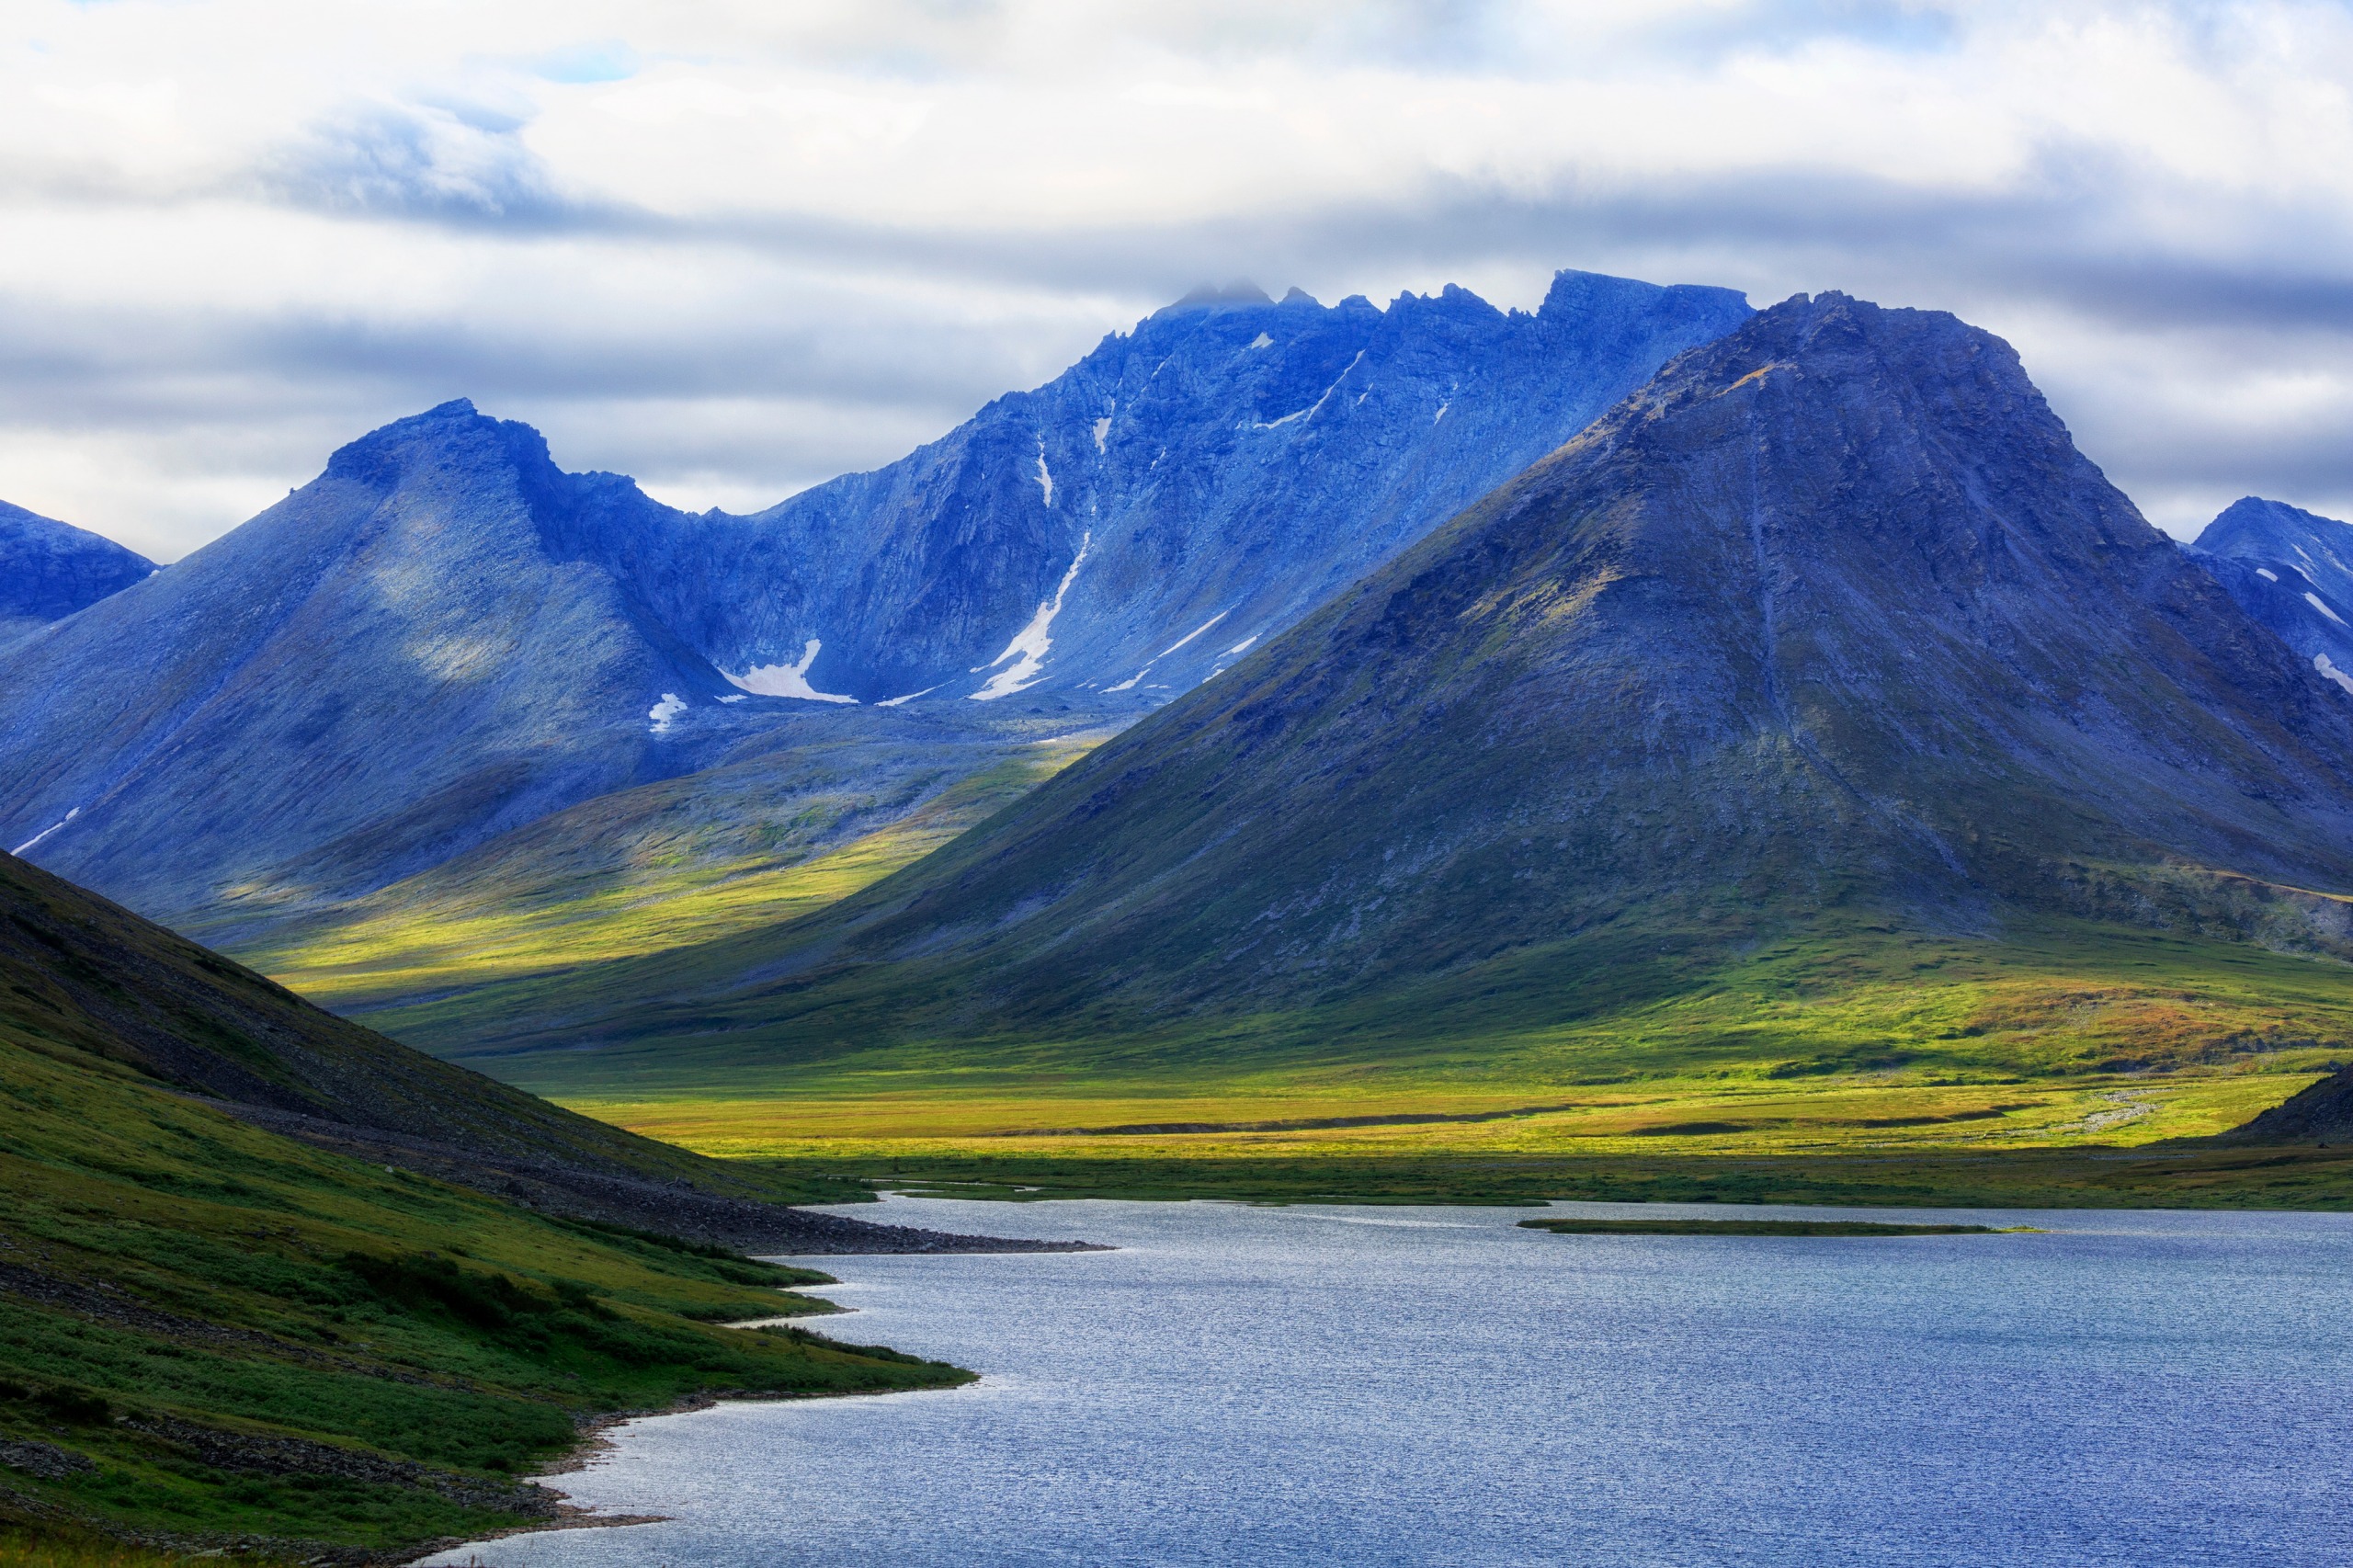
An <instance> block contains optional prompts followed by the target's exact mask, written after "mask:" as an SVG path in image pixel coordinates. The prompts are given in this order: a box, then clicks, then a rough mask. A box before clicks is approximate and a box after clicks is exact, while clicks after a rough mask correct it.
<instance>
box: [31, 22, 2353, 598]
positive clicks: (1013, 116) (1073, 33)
mask: <svg viewBox="0 0 2353 1568" xmlns="http://www.w3.org/2000/svg"><path fill="white" fill-rule="evenodd" d="M2348 82H2353V17H2348V14H2347V10H2346V9H2345V8H2344V7H2342V6H2336V5H2328V4H2318V3H2313V4H2294V3H2277V4H2247V5H2221V6H2216V5H2211V4H2188V3H2185V4H2181V5H2177V6H2171V7H2168V6H2159V5H2145V4H2115V5H2102V4H2097V3H2092V4H2081V5H2071V6H2057V7H2053V6H2029V5H2023V4H2017V5H2011V4H1995V3H1989V4H1982V5H1972V6H1937V5H1931V4H1912V3H1899V0H1888V3H1883V4H1870V3H1868V0H1841V3H1836V4H1833V3H1830V0H1810V3H1806V0H1789V3H1766V0H1754V3H1750V0H1645V3H1639V4H1638V3H1634V0H1624V3H1617V0H1609V3H1598V4H1597V3H1594V0H1495V3H1490V4H1478V3H1475V0H1368V3H1363V4H1352V5H1340V4H1308V3H1304V0H1190V3H1185V0H1127V3H1119V0H1096V3H1091V4H1081V3H1078V0H968V3H959V4H945V3H942V0H797V3H796V4H794V5H791V6H773V5H768V4H765V3H762V0H705V3H703V4H698V5H654V4H650V3H620V0H579V3H572V4H565V5H562V6H558V5H555V4H552V3H550V0H509V3H507V4H504V5H501V6H460V5H457V4H454V3H453V0H420V3H418V4H414V5H405V6H397V7H394V6H367V7H362V6H304V5H301V4H297V3H294V0H114V3H112V4H106V5H75V4H69V3H66V0H20V3H19V4H17V5H16V6H11V7H10V8H8V10H7V11H6V14H5V18H0V221H5V222H6V226H7V233H8V234H9V236H10V243H9V244H7V245H6V246H0V496H5V497H6V498H7V499H10V500H13V501H16V502H17V503H19V504H21V505H25V506H32V507H34V508H35V509H37V510H40V511H44V512H48V513H51V515H56V516H62V517H67V518H69V519H71V520H74V521H77V522H81V523H84V524H85V525H87V526H94V527H97V528H102V529H105V530H107V531H110V532H113V533H116V534H117V535H118V536H119V537H122V538H124V539H125V540H127V541H129V542H131V543H134V544H136V545H138V546H139V547H140V548H142V549H145V550H147V551H149V552H150V553H155V554H159V555H163V556H170V555H173V554H176V553H178V552H179V551H181V550H183V549H185V548H188V547H189V546H191V545H193V544H195V543H197V542H199V541H200V540H202V539H204V538H206V537H209V536H210V534H212V533H215V532H217V531H219V530H220V529H221V528H225V527H227V526H229V525H231V524H233V522H235V521H237V520H238V519H239V518H240V517H243V516H244V515H245V514H246V513H248V512H250V511H251V510H253V509H255V508H256V507H257V506H260V505H262V504H264V503H266V502H267V500H269V499H270V498H272V497H273V496H275V495H277V494H282V493H283V489H284V487H285V486H286V485H288V484H290V483H299V482H300V481H301V480H303V479H305V478H307V477H308V476H309V475H310V474H311V473H313V472H315V471H316V469H317V467H318V466H319V464H320V462H321V461H322V460H324V455H325V452H326V451H327V449H330V448H331V447H332V446H334V445H335V444H336V443H337V442H339V441H341V440H343V439H347V438H348V437H351V436H354V435H356V434H358V433H359V432H360V431H361V430H363V429H365V428H367V427H368V426H371V425H373V424H376V423H380V422H381V421H382V420H384V419H387V418H391V417H394V416H397V415H402V414H405V413H410V412H414V411H415V410H416V409H418V408H422V407H424V406H426V405H428V404H430V403H436V402H438V401H441V400H442V399H444V398H447V397H450V396H456V395H470V396H472V397H474V398H475V399H476V400H477V401H478V402H480V403H483V406H484V407H485V408H487V409H490V410H492V411H494V412H497V413H501V414H505V415H510V416H514V417H519V418H526V419H529V420H530V421H532V422H533V423H535V424H538V425H540V426H542V427H543V428H545V429H547V430H548V432H549V434H550V436H551V440H552V443H553V445H554V448H555V450H556V454H557V456H558V458H559V460H562V461H563V462H564V463H565V464H567V465H568V466H572V467H601V468H610V469H617V470H621V471H624V472H635V473H637V474H638V475H639V476H640V477H641V479H642V480H643V481H644V482H645V483H646V484H647V487H648V488H649V489H650V490H652V491H653V492H654V494H658V495H662V496H664V497H665V499H673V500H676V501H678V502H680V503H681V504H695V505H705V504H714V503H716V504H725V505H729V506H748V505H753V504H756V503H759V502H764V501H767V500H772V499H774V498H776V497H778V496H779V495H781V494H784V493H786V492H787V491H788V490H790V489H792V488H796V487H798V486H800V485H802V484H805V483H811V482H812V481H813V480H815V479H818V478H822V477H824V475H826V474H828V473H830V472H837V471H840V470H843V469H847V468H852V467H862V466H870V465H871V464H873V463H875V462H879V461H881V460H886V459H888V458H889V457H892V456H894V455H896V454H897V453H898V452H900V451H902V450H904V449H906V448H907V447H908V446H910V445H913V444H914V443H915V441H916V440H918V439H921V438H924V437H927V436H930V435H934V434H937V433H938V432H939V431H940V430H942V429H945V428H946V427H947V426H949V425H950V424H952V423H954V421H955V420H956V419H958V418H959V417H961V415H964V414H965V413H967V412H969V411H970V409H971V408H972V407H973V406H975V405H976V404H977V403H980V402H982V401H983V400H984V399H985V398H986V397H988V396H989V395H991V394H993V393H994V392H997V391H1001V390H1004V389H1005V388H1007V387H1011V386H1018V385H1030V384H1035V383H1036V382H1037V381H1040V380H1043V379H1044V378H1045V377H1047V376H1049V375H1051V374H1052V373H1053V372H1054V371H1055V370H1056V369H1059V368H1060V367H1061V366H1062V365H1063V364H1064V363H1066V362H1068V360H1070V359H1071V358H1074V357H1076V355H1078V354H1079V353H1081V352H1084V350H1085V349H1086V347H1088V346H1089V345H1090V344H1091V343H1092V342H1093V341H1094V340H1095V339H1096V338H1097V336H1099V335H1100V334H1101V333H1102V332H1104V331H1106V330H1108V329H1109V328H1112V327H1114V326H1118V325H1121V324H1125V323H1126V322H1127V321H1129V320H1131V319H1132V318H1133V317H1134V316H1136V315H1138V314H1141V313H1142V312H1145V311H1148V310H1149V309H1151V308H1152V307H1153V306H1154V305H1155V304H1157V303H1159V302H1161V301H1165V299H1166V298H1168V297H1170V296H1171V295H1173V294H1174V293H1176V292H1178V291H1181V290H1183V289H1184V288H1186V287H1188V286H1189V285H1190V284H1192V283H1194V282H1197V281H1199V280H1201V279H1203V278H1227V277H1232V276H1236V275H1249V276H1256V278H1258V279H1259V280H1260V281H1261V282H1263V283H1266V284H1267V285H1269V286H1271V287H1274V288H1276V289H1278V290H1279V289H1280V288H1281V287H1283V286H1285V285H1288V284H1291V283H1298V284H1300V285H1302V286H1303V287H1305V288H1307V289H1309V290H1311V291H1313V292H1315V293H1317V294H1319V295H1320V296H1322V297H1324V298H1326V299H1331V298H1336V297H1337V296H1338V295H1340V294H1344V293H1347V292H1357V291H1361V292H1367V293H1370V294H1372V295H1374V296H1375V297H1376V298H1385V297H1387V296H1389V295H1392V294H1393V293H1395V292H1396V291H1397V290H1400V289H1404V288H1414V289H1421V290H1427V289H1432V288H1435V287H1437V286H1438V285H1439V284H1441V283H1444V282H1447V281H1460V282H1462V283H1464V284H1465V285H1466V286H1469V287H1472V288H1473V289H1476V290H1479V291H1481V292H1483V293H1485V294H1487V295H1489V297H1490V298H1495V299H1497V300H1498V301H1499V302H1504V303H1519V304H1527V303H1530V302H1532V301H1533V300H1534V299H1535V298H1537V297H1538V296H1539V295H1540V291H1541V289H1542V287H1543V283H1544V280H1545V278H1547V277H1548V276H1549V274H1550V272H1551V270H1552V268H1553V267H1560V266H1577V267H1597V268H1600V269H1605V270H1615V271H1621V272H1626V273H1630V274H1632V275H1635V276H1642V277H1650V278H1658V279H1660V280H1662V281H1692V282H1716V283H1723V284H1727V285H1730V286H1733V287H1739V288H1745V289H1747V290H1750V292H1751V294H1752V296H1753V297H1755V298H1757V299H1758V300H1760V301H1764V300H1769V299H1774V298H1779V297H1780V296H1782V295H1785V294H1787V293H1790V292H1793V291H1796V290H1813V289H1821V288H1832V287H1836V288H1845V289H1848V290H1852V291H1854V292H1857V293H1862V294H1866V295H1870V296H1873V297H1877V298H1880V299H1881V300H1883V301H1887V302H1890V303H1916V304H1928V305H1940V306H1946V307H1949V308H1955V309H1960V310H1961V311H1962V312H1963V313H1965V314H1968V315H1969V316H1971V318H1972V319H1973V320H1976V321H1979V322H1981V323H1982V324H1985V325H1987V326H1989V327H1992V328H1993V329H1995V330H1996V331H2000V332H2004V333H2005V334H2006V335H2011V336H2012V337H2013V338H2014V339H2015V340H2016V341H2017V342H2018V345H2019V347H2020V348H2021V350H2022V351H2024V352H2025V353H2026V354H2027V356H2028V360H2029V368H2030V369H2033V370H2034V371H2035V372H2036V373H2037V375H2038V376H2039V377H2040V379H2041V380H2042V381H2044V382H2045V383H2046V385H2047V387H2048V388H2049V390H2050V391H2051V392H2052V398H2053V402H2054V403H2055V404H2056V405H2057V406H2059V407H2060V409H2061V412H2062V413H2063V415H2066V416H2067V417H2068V419H2069V420H2070V422H2071V424H2073V425H2074V426H2075V428H2076V429H2077V431H2078V433H2079V435H2080V436H2081V437H2082V438H2083V440H2084V442H2085V445H2086V449H2087V450H2089V451H2090V452H2091V453H2092V455H2093V456H2094V458H2095V459H2096V460H2099V461H2100V462H2101V463H2102V464H2103V465H2104V466H2105V467H2107V468H2108V469H2109V472H2111V474H2112V475H2114V476H2115V477H2116V478H2117V479H2118V480H2119V481H2120V483H2124V484H2125V485H2126V487H2127V488H2128V489H2129V490H2131V491H2132V492H2133V493H2134V494H2136V496H2138V497H2139V498H2141V499H2142V500H2143V502H2144V504H2145V505H2147V506H2148V507H2149V509H2150V510H2151V512H2152V514H2153V515H2154V516H2157V517H2160V518H2161V520H2163V521H2165V523H2166V524H2167V525H2168V526H2173V527H2176V528H2186V527H2194V526H2195V524H2196V523H2197V522H2198V521H2200V520H2202V518H2201V517H2200V508H2201V507H2205V506H2208V505H2209V502H2210V501H2211V500H2212V498H2213V497H2217V496H2219V497H2220V498H2221V499H2222V500H2223V501H2227V500H2228V499H2230V498H2232V497H2233V496H2234V495H2236V494H2241V493H2244V492H2246V491H2256V492H2261V493H2266V494H2279V495H2280V496H2281V497H2282V498H2284V499H2288V500H2292V501H2297V502H2299V503H2300V504H2303V505H2310V506H2315V507H2318V508H2320V509H2323V510H2326V509H2329V508H2330V507H2331V506H2334V507H2336V511H2337V515H2344V514H2345V512H2346V510H2347V506H2346V498H2347V497H2348V496H2353V453H2348V451H2347V444H2346V443H2345V442H2344V441H2343V440H2342V438H2341V432H2342V431H2343V430H2344V429H2345V428H2346V420H2345V415H2347V413H2348V412H2353V390H2348V387H2347V381H2346V378H2345V376H2344V374H2343V373H2342V372H2341V371H2340V370H2339V369H2337V368H2336V367H2339V366H2341V365H2343V364H2345V363H2347V362H2348V359H2347V349H2348V347H2353V259H2348V258H2353V244H2347V241H2348V240H2353V95H2348V90H2347V85H2346V84H2347V83H2348Z"/></svg>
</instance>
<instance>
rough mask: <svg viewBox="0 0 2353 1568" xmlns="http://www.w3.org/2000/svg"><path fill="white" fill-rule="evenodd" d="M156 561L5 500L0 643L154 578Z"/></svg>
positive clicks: (0, 521) (0, 535)
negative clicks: (148, 578)
mask: <svg viewBox="0 0 2353 1568" xmlns="http://www.w3.org/2000/svg"><path fill="white" fill-rule="evenodd" d="M154 571H155V563H154V562H152V561H150V560H148V559H147V558H146V557H145V556H143V555H142V554H140V553H139V552H138V551H131V550H125V549H124V548H123V547H122V546H120V545H119V544H117V543H115V542H114V540H110V539H102V538H100V537H99V536H98V535H97V534H94V533H91V532H88V531H87V530H86V529H83V528H75V527H74V526H73V525H72V524H70V523H61V522H59V521H57V520H56V519H55V518H53V517H42V516H41V515H40V513H38V512H28V511H26V510H25V509H24V508H23V507H22V506H10V505H8V504H7V503H6V502H5V501H0V644H6V643H8V642H14V641H16V640H17V639H18V638H20V637H22V636H24V635H25V634H26V633H28V632H30V631H36V630H38V629H39V628H40V627H43V626H47V625H49V624H50V623H51V621H57V620H63V619H65V618H66V617H67V616H69V615H72V614H73V613H74V611H75V610H78V609H86V608H89V607H90V606H91V605H94V604H96V603H97V602H98V601H99V600H100V599H103V598H105V597H108V595H110V594H118V593H120V592H121V591H122V590H123V589H125V588H127V587H129V586H131V584H133V583H137V582H141V581H143V580H144V579H146V578H147V577H149V576H152V575H153V574H154Z"/></svg>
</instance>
